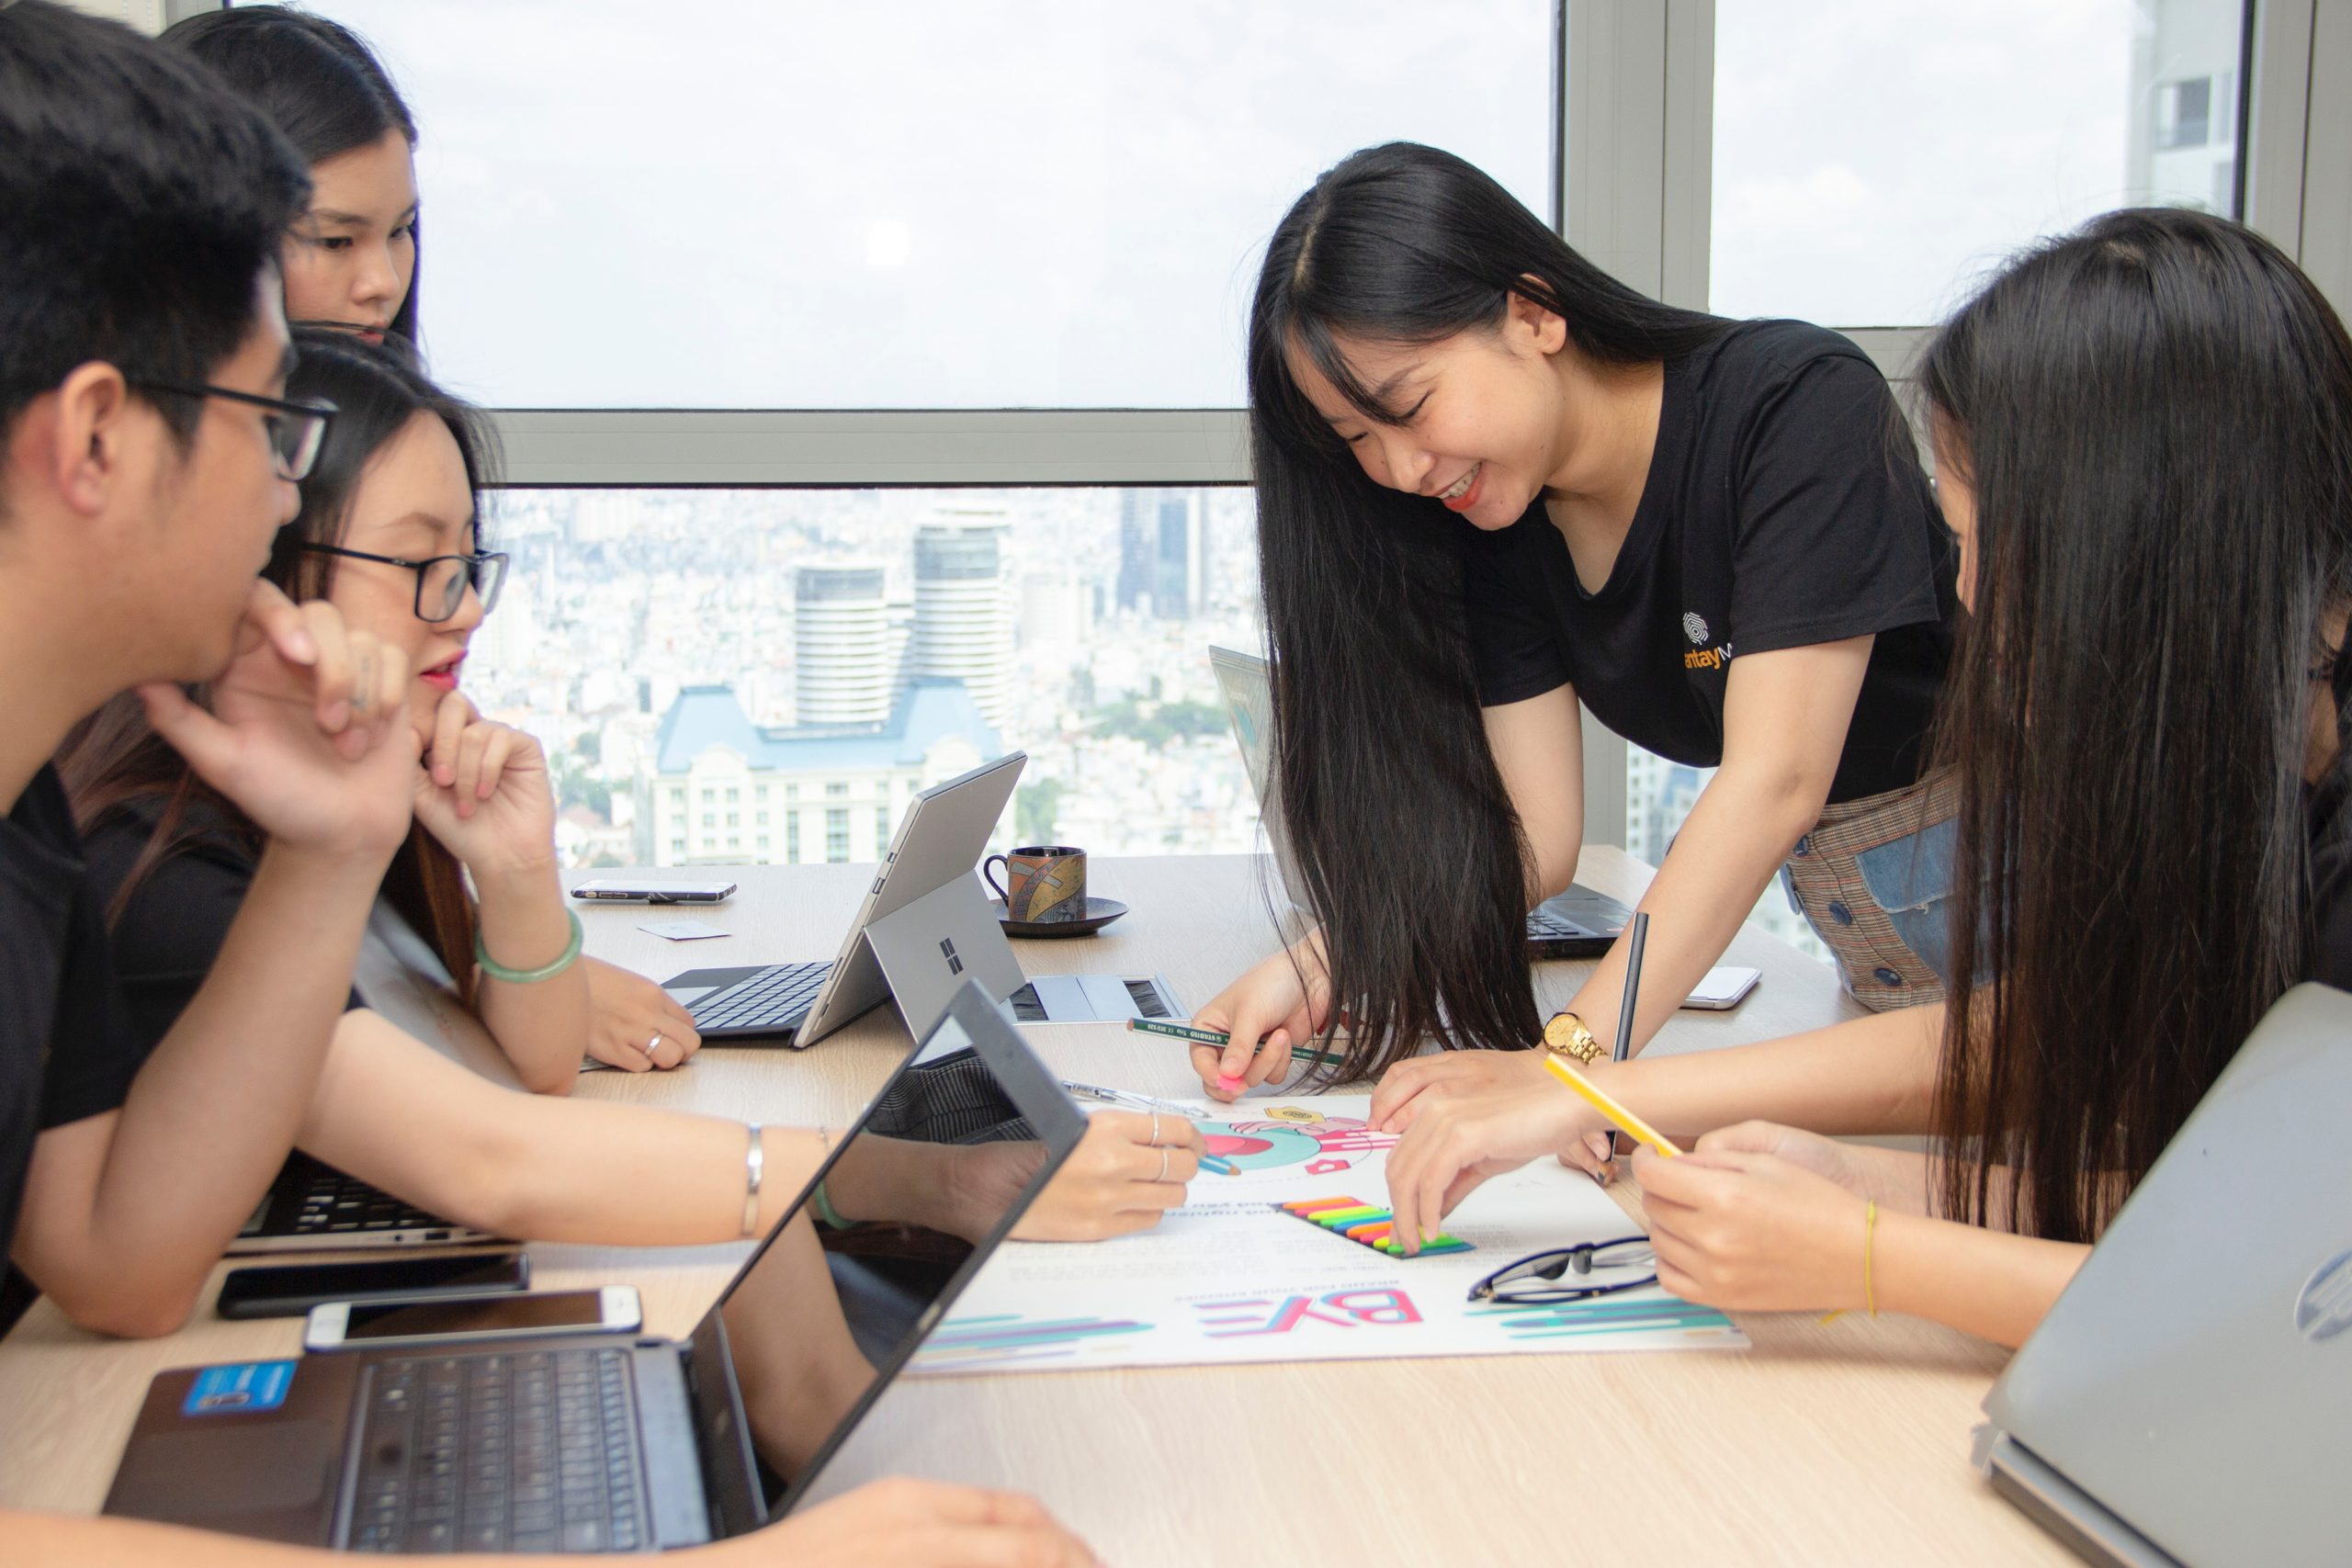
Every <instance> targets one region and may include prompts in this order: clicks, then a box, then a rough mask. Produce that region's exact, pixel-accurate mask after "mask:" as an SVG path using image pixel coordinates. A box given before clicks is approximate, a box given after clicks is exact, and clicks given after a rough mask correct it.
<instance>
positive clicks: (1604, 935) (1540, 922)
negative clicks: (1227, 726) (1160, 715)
mask: <svg viewBox="0 0 2352 1568" xmlns="http://www.w3.org/2000/svg"><path fill="white" fill-rule="evenodd" d="M1209 668H1210V670H1211V671H1214V672H1215V673H1216V683H1217V690H1218V691H1219V692H1220V693H1221V694H1223V695H1224V697H1225V711H1226V716H1227V718H1228V719H1230V720H1231V721H1232V724H1233V739H1235V740H1236V741H1238V743H1239V744H1240V747H1241V763H1242V766H1243V768H1244V769H1245V770H1246V771H1247V772H1248V773H1249V774H1250V788H1251V789H1252V790H1254V791H1255V792H1256V793H1257V796H1258V818H1259V820H1260V821H1261V822H1263V823H1264V824H1265V825H1266V838H1267V841H1268V844H1269V847H1271V848H1272V851H1273V854H1274V866H1275V869H1276V870H1278V871H1279V872H1280V873H1281V874H1282V879H1283V890H1284V892H1286V893H1287V894H1288V895H1289V897H1290V901H1291V903H1292V904H1293V905H1295V907H1296V908H1300V909H1307V908H1310V906H1309V904H1308V903H1307V900H1306V881H1305V880H1304V879H1303V878H1302V877H1300V875H1299V874H1298V864H1297V861H1296V859H1295V857H1294V856H1293V855H1292V853H1291V846H1290V837H1289V835H1288V834H1287V833H1286V832H1284V831H1283V818H1282V811H1281V809H1280V807H1279V806H1278V805H1277V803H1276V800H1275V795H1276V786H1275V782H1274V771H1273V769H1274V761H1273V750H1272V746H1271V745H1270V744H1269V740H1270V738H1271V737H1272V734H1273V722H1274V721H1273V711H1274V699H1273V694H1272V690H1271V688H1270V686H1269V684H1268V677H1267V673H1266V661H1265V660H1262V659H1260V658H1259V657H1258V656H1257V655H1255V654H1251V653H1239V652H1236V651H1235V650H1234V649H1229V648H1212V649H1209ZM1633 918H1634V911H1633V910H1631V909H1629V908H1626V907H1625V906H1624V905H1623V904H1620V903H1619V902H1617V900H1616V899H1614V898H1611V897H1609V895H1607V894H1606V893H1596V892H1594V891H1593V890H1592V889H1591V888H1589V887H1587V886H1585V885H1584V884H1583V883H1581V882H1577V883H1571V884H1570V885H1569V886H1568V890H1567V891H1566V893H1563V894H1560V895H1559V896H1558V897H1553V898H1546V899H1544V902H1542V903H1541V904H1538V905H1536V906H1535V908H1532V909H1531V910H1529V911H1528V914H1527V955H1528V956H1529V957H1530V958H1535V959H1545V958H1598V957H1600V955H1601V954H1602V953H1607V952H1608V951H1609V949H1610V947H1611V944H1612V943H1614V942H1616V940H1617V938H1618V936H1619V935H1620V934H1621V933H1622V932H1623V931H1624V929H1625V926H1626V923H1627V922H1628V921H1630V920H1631V919H1633Z"/></svg>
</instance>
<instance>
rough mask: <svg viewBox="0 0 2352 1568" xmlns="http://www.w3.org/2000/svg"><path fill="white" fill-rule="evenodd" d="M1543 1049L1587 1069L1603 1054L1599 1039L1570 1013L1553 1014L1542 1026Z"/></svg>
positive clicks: (1582, 1021)
mask: <svg viewBox="0 0 2352 1568" xmlns="http://www.w3.org/2000/svg"><path fill="white" fill-rule="evenodd" d="M1544 1049H1545V1050H1546V1051H1549V1052H1551V1053H1552V1055H1555V1056H1566V1057H1567V1058H1568V1059H1569V1060H1570V1061H1572V1062H1577V1063H1579V1064H1581V1065H1582V1066H1588V1067H1589V1066H1592V1064H1593V1063H1595V1062H1597V1061H1599V1060H1600V1058H1601V1056H1602V1055H1604V1054H1605V1053H1604V1048H1603V1047H1602V1045H1601V1043H1600V1038H1599V1037H1598V1036H1597V1035H1595V1034H1594V1033H1593V1032H1592V1031H1591V1030H1589V1029H1588V1028H1586V1027H1585V1021H1584V1020H1582V1019H1580V1018H1578V1017H1577V1015H1576V1014H1574V1013H1572V1012H1555V1013H1554V1014H1553V1015H1552V1017H1551V1019H1550V1020H1549V1021H1547V1022H1546V1023H1545V1024H1544Z"/></svg>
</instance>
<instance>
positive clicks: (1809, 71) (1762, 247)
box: [1709, 0, 2244, 327]
mask: <svg viewBox="0 0 2352 1568" xmlns="http://www.w3.org/2000/svg"><path fill="white" fill-rule="evenodd" d="M2243 30H2244V21H2243V14H2242V8H2241V6H2240V5H2239V3H2238V0H1985V3H1983V4H1978V5H1973V6H1939V5H1930V4H1927V3H1925V0H1718V3H1717V5H1716V6H1715V97H1714V171H1713V187H1714V188H1713V243H1712V245H1711V247H1710V253H1709V260H1710V265H1709V276H1710V280H1711V287H1710V290H1709V302H1710V306H1711V308H1712V309H1713V310H1719V311H1721V312H1723V313H1724V314H1726V315H1733V316H1797V317H1801V318H1803V319H1804V320H1807V321H1820V322H1822V323H1824V324H1826V325H1830V326H1846V327H1865V326H1896V327H1903V326H1917V325H1920V324H1923V323H1926V322H1930V321H1936V320H1937V319H1939V317H1941V316H1942V315H1943V314H1945V313H1946V312H1947V311H1948V310H1951V307H1952V306H1953V305H1955V304H1957V303H1958V302H1959V301H1960V300H1961V299H1963V298H1965V297H1966V295H1967V294H1968V292H1969V290H1970V289H1971V288H1972V287H1973V285H1974V284H1975V282H1976V281H1978V279H1979V278H1980V277H1981V276H1982V275H1983V274H1984V273H1985V271H1986V270H1987V269H1988V268H1990V267H1992V266H1994V265H1997V263H1998V262H1999V260H2000V259H2001V258H2002V257H2003V256H2004V255H2006V254H2007V253H2009V252H2010V251H2012V250H2014V249H2015V248H2016V247H2018V246H2019V245H2021V244H2024V243H2027V242H2029V241H2030V240H2032V239H2034V238H2035V237H2037V236H2040V235H2044V234H2052V233H2056V232H2059V231H2063V230H2064V229H2067V228H2070V227H2072V226H2073V225H2074V224H2075V223H2077V222H2080V221H2081V220H2083V219H2085V218H2087V217H2090V216H2091V215H2092V214H2094V213H2098V212H2105V211H2108V210H2109V209H2113V208H2118V207H2130V206H2135V205H2140V204H2143V203H2152V202H2156V203H2165V204H2167V205H2184V206H2190V207H2199V208H2202V209H2205V210H2207V211H2211V212H2219V213H2224V214H2228V215H2231V216H2234V215H2235V214H2236V212H2237V210H2238V202H2237V182H2238V135H2237V119H2238V117H2237V108H2236V105H2237V101H2238V98H2237V90H2236V84H2237V83H2238V81H2239V80H2240V78H2241V73H2242V62H2241V61H2240V58H2239V55H2240V48H2241V35H2242V33H2243Z"/></svg>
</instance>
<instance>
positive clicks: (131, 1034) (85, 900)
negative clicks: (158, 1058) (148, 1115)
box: [40, 879, 147, 1130]
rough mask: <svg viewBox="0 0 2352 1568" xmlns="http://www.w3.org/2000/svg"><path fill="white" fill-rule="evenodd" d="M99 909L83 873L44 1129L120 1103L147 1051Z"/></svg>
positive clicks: (62, 977)
mask: <svg viewBox="0 0 2352 1568" xmlns="http://www.w3.org/2000/svg"><path fill="white" fill-rule="evenodd" d="M103 911H104V906H103V904H102V903H101V902H100V900H99V899H98V897H97V896H96V888H95V887H94V886H92V885H91V883H90V882H89V881H88V880H86V879H85V880H84V881H83V883H82V884H81V886H79V887H77V888H76V889H75V890H74V912H73V917H72V924H71V926H70V927H69V928H68V931H69V934H68V937H67V942H66V948H65V953H64V962H63V964H61V965H60V967H59V973H58V988H57V1012H56V1018H55V1021H54V1022H53V1023H52V1024H51V1026H50V1033H49V1042H50V1043H49V1062H48V1065H47V1066H46V1067H45V1068H44V1070H43V1071H42V1074H41V1086H40V1125H41V1127H42V1128H43V1129H44V1130H46V1129H48V1128H51V1127H62V1126H64V1125H65V1124H66V1123H67V1122H79V1121H81V1120H83V1119H84V1118H85V1117H90V1116H97V1115H100V1114H103V1113H104V1112H106V1111H114V1110H119V1108H120V1107H121V1105H122V1102H123V1101H124V1100H127V1099H129V1098H130V1080H131V1079H132V1078H134V1077H138V1076H139V1068H140V1065H141V1063H143V1062H145V1061H146V1059H147V1045H146V1043H145V1042H143V1041H141V1039H140V1038H139V1032H138V1029H137V1026H136V1025H135V1023H134V1022H133V1021H132V1020H131V1018H130V1013H129V1012H128V1010H126V1008H125V1006H124V1000H123V996H122V992H121V990H120V988H119V985H118V983H117V978H116V973H115V964H114V961H113V957H112V954H111V953H109V952H108V950H107V932H106V925H105V920H104V915H103Z"/></svg>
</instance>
